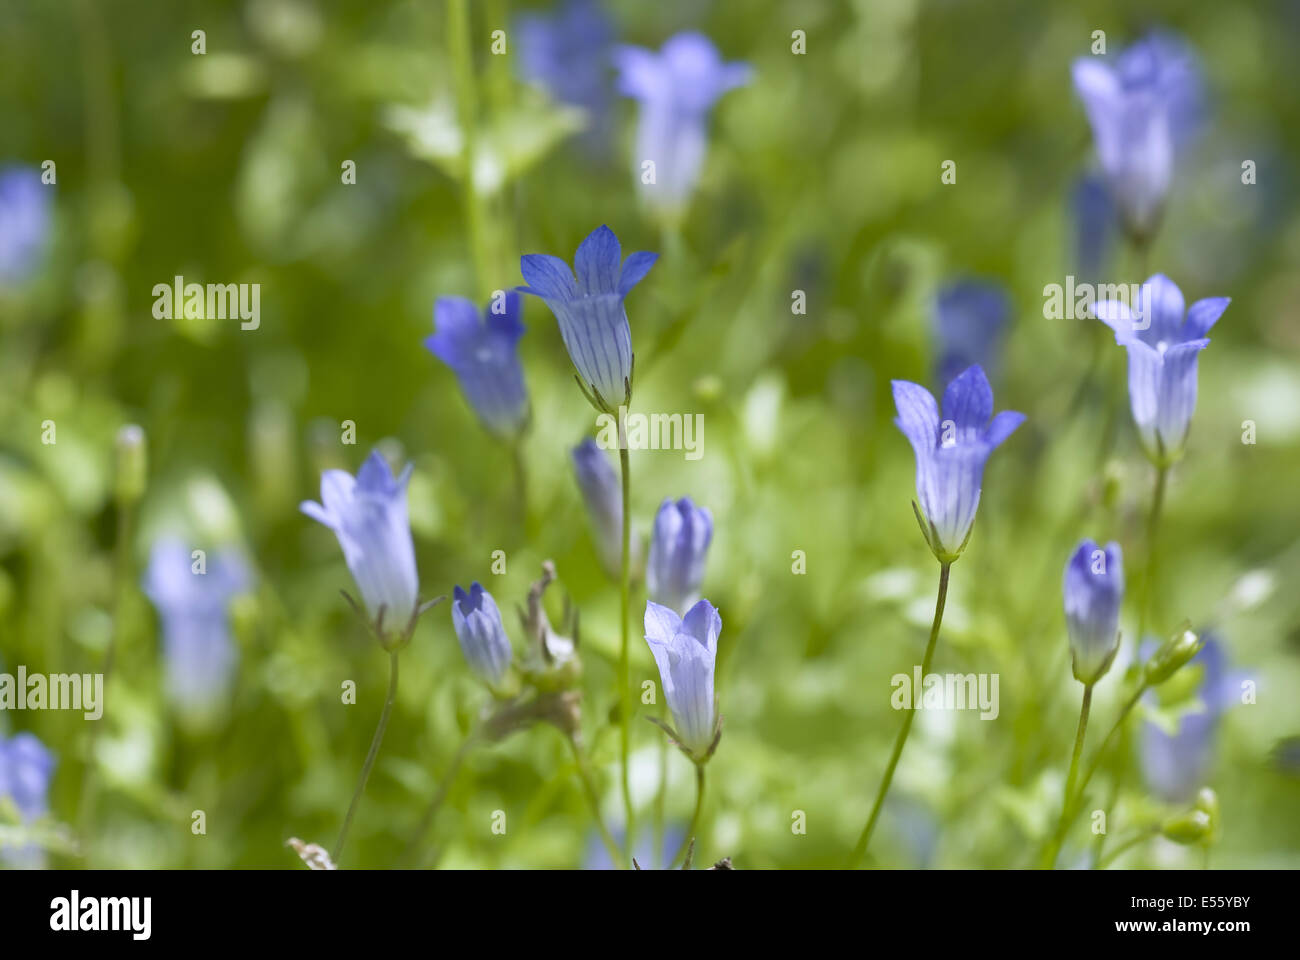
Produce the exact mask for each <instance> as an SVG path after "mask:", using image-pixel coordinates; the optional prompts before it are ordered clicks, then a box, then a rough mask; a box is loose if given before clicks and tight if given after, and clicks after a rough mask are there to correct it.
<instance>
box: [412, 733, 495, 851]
mask: <svg viewBox="0 0 1300 960" xmlns="http://www.w3.org/2000/svg"><path fill="white" fill-rule="evenodd" d="M477 740H478V728H475V729H473V730H471V731H470V732H469V733H468V734H466V735H465V739H464V740H462V741H461V744H460V747H459V748H457V750H456V753H455V754H454V755H453V756H452V758H451V763H450V764H448V765H447V770H446V772H444V773H443V775H442V783H440V784H439V785H438V790H437V792H436V793H434V795H433V799H432V800H430V801H429V806H428V807H427V808H426V809H425V811H424V816H422V817H421V818H420V825H419V826H418V827H416V828H415V832H414V833H412V834H411V839H410V841H409V842H408V843H407V845H406V854H405V855H404V856H403V858H402V862H403V864H404V865H407V866H409V865H411V864H413V863H414V862H415V853H416V850H417V849H419V846H420V844H421V843H422V842H423V841H424V838H425V836H426V835H427V834H428V832H429V828H430V827H432V826H433V821H434V818H435V817H437V816H438V811H439V810H441V809H442V804H443V801H445V800H446V799H447V794H448V793H450V792H451V787H452V784H454V783H455V782H456V774H458V773H459V772H460V765H461V764H462V763H464V762H465V757H466V756H467V755H468V754H469V750H470V747H472V746H474V744H475V743H476V742H477Z"/></svg>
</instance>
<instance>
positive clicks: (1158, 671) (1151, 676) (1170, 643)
mask: <svg viewBox="0 0 1300 960" xmlns="http://www.w3.org/2000/svg"><path fill="white" fill-rule="evenodd" d="M1200 649H1201V638H1200V637H1198V636H1197V635H1196V634H1194V633H1192V631H1191V630H1190V629H1186V628H1184V629H1182V630H1180V631H1179V632H1178V633H1176V634H1174V635H1173V636H1172V637H1170V638H1169V639H1168V640H1166V641H1165V642H1164V645H1163V646H1161V647H1160V649H1159V650H1157V651H1156V652H1155V654H1154V655H1153V656H1152V657H1151V659H1150V660H1148V661H1147V663H1146V667H1145V668H1144V680H1145V681H1146V684H1147V686H1151V687H1154V686H1158V685H1159V684H1162V683H1164V682H1165V681H1166V680H1168V679H1169V678H1170V677H1172V676H1173V675H1174V673H1175V672H1176V671H1177V670H1178V669H1179V668H1180V667H1182V666H1183V665H1184V664H1185V663H1187V661H1188V660H1190V659H1192V657H1194V656H1196V654H1197V653H1199V652H1200Z"/></svg>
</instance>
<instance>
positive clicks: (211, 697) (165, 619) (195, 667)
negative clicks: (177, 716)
mask: <svg viewBox="0 0 1300 960" xmlns="http://www.w3.org/2000/svg"><path fill="white" fill-rule="evenodd" d="M202 569H203V570H204V572H202V573H198V572H195V561H194V558H193V555H192V553H191V551H190V549H189V548H188V547H187V546H186V545H185V544H184V543H182V542H181V541H180V540H176V539H174V538H171V537H164V538H161V539H159V540H157V541H155V542H154V544H153V547H152V548H151V549H150V551H149V568H148V570H146V571H145V575H144V584H143V586H144V592H145V595H146V596H148V597H149V599H150V600H151V601H152V602H153V605H154V607H155V608H156V609H157V610H158V616H159V618H160V619H161V620H162V636H163V655H164V658H165V660H166V664H167V696H168V698H169V699H170V700H171V702H172V704H173V706H174V707H175V708H176V709H177V711H178V712H180V713H181V715H182V716H184V717H185V718H187V719H189V720H192V721H198V722H202V721H204V720H207V719H209V718H211V717H212V716H213V715H214V714H215V713H216V712H217V711H218V710H219V709H220V707H221V705H222V704H223V702H224V701H225V699H226V697H227V696H228V695H229V692H230V686H231V681H232V680H233V678H234V673H235V665H236V662H237V660H238V653H237V651H236V649H235V644H234V641H233V639H232V638H231V635H230V618H229V616H228V612H227V611H228V608H229V606H230V599H231V597H233V596H235V595H236V594H238V593H241V592H243V591H244V590H246V589H247V588H248V586H249V584H250V582H251V577H250V576H249V573H248V569H247V567H246V566H245V564H244V562H243V560H242V559H241V558H240V557H239V555H238V554H237V553H235V552H234V551H222V552H221V553H218V554H216V555H214V556H213V557H212V558H211V559H210V560H206V561H205V562H204V566H203V568H202Z"/></svg>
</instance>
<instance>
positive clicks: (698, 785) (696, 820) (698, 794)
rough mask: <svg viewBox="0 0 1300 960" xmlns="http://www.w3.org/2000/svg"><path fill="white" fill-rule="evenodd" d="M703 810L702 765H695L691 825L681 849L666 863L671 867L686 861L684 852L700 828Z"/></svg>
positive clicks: (683, 838) (687, 829)
mask: <svg viewBox="0 0 1300 960" xmlns="http://www.w3.org/2000/svg"><path fill="white" fill-rule="evenodd" d="M703 809H704V764H702V763H697V764H695V812H694V813H693V814H691V825H690V826H689V827H687V828H686V836H684V837H682V846H681V849H680V850H678V851H677V855H676V856H675V857H673V858H672V860H670V861H668V863H669V865H670V866H671V867H675V866H677V864H679V863H682V862H684V861H685V860H686V851H687V850H689V849H690V847H691V841H692V840H694V839H695V831H696V830H698V829H699V827H700V811H701V810H703Z"/></svg>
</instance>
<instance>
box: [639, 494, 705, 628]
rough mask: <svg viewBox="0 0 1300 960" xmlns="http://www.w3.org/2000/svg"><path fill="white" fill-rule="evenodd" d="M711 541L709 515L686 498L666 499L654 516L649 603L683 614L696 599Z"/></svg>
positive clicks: (648, 574) (648, 571)
mask: <svg viewBox="0 0 1300 960" xmlns="http://www.w3.org/2000/svg"><path fill="white" fill-rule="evenodd" d="M712 540H713V514H712V513H711V512H710V511H709V509H708V508H707V507H697V506H696V505H695V504H694V503H692V502H691V498H690V497H682V498H681V499H680V500H676V501H674V500H673V499H671V498H669V499H667V500H665V501H664V502H663V503H662V504H660V506H659V512H658V513H656V514H655V526H654V535H653V537H652V538H651V540H650V556H649V558H648V559H647V561H646V571H645V581H646V589H647V591H648V592H649V596H650V599H651V600H654V601H655V602H656V603H661V604H663V605H664V606H665V607H668V608H669V609H671V610H673V611H675V612H676V613H678V614H683V613H685V612H686V611H687V610H689V609H690V607H691V606H692V605H693V604H694V603H695V602H696V601H697V600H699V599H700V584H702V583H703V582H704V562H705V560H706V559H707V558H708V552H709V544H710V542H712Z"/></svg>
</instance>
